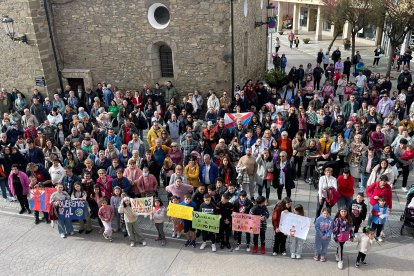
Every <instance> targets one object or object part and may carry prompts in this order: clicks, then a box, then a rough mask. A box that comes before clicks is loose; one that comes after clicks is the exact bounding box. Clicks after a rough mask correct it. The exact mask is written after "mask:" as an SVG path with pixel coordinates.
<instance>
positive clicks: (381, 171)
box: [367, 159, 398, 186]
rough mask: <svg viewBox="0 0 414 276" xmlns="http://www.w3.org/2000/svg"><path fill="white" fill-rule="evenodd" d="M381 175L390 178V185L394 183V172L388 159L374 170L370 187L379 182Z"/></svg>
mask: <svg viewBox="0 0 414 276" xmlns="http://www.w3.org/2000/svg"><path fill="white" fill-rule="evenodd" d="M381 175H386V176H387V177H388V182H389V183H390V185H392V184H393V183H394V172H393V170H392V167H391V165H390V164H389V163H388V160H387V159H383V160H381V162H380V163H379V164H378V165H376V166H375V167H374V168H373V169H372V172H371V174H370V176H369V178H368V182H367V184H368V186H369V185H371V184H372V183H374V182H376V181H379V179H380V177H381ZM397 176H398V175H397Z"/></svg>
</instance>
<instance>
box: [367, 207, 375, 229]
mask: <svg viewBox="0 0 414 276" xmlns="http://www.w3.org/2000/svg"><path fill="white" fill-rule="evenodd" d="M367 207H368V221H367V224H366V225H367V226H369V227H371V224H372V213H371V211H372V209H373V208H374V205H371V204H367Z"/></svg>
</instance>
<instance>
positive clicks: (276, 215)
mask: <svg viewBox="0 0 414 276" xmlns="http://www.w3.org/2000/svg"><path fill="white" fill-rule="evenodd" d="M282 212H292V200H291V199H290V198H288V197H285V198H284V199H282V201H280V202H278V203H277V204H276V206H275V209H273V214H272V224H273V229H274V230H275V243H274V245H273V256H277V254H282V256H286V235H285V234H283V233H282V232H281V231H280V229H279V224H280V218H281V216H282Z"/></svg>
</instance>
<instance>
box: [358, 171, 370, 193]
mask: <svg viewBox="0 0 414 276" xmlns="http://www.w3.org/2000/svg"><path fill="white" fill-rule="evenodd" d="M360 178H361V180H360V181H359V192H360V193H364V192H365V189H366V188H367V181H368V178H369V173H361V174H360Z"/></svg>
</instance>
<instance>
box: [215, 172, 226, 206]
mask: <svg viewBox="0 0 414 276" xmlns="http://www.w3.org/2000/svg"><path fill="white" fill-rule="evenodd" d="M226 191H227V187H226V186H224V184H223V179H222V178H221V177H217V178H216V193H217V194H218V196H219V198H218V201H217V202H219V201H220V199H221V196H222V195H224V193H225V192H226Z"/></svg>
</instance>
